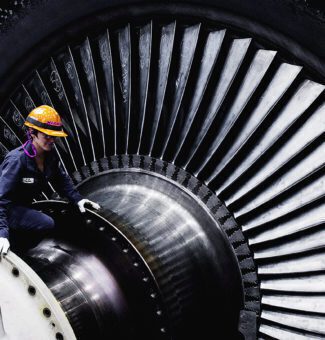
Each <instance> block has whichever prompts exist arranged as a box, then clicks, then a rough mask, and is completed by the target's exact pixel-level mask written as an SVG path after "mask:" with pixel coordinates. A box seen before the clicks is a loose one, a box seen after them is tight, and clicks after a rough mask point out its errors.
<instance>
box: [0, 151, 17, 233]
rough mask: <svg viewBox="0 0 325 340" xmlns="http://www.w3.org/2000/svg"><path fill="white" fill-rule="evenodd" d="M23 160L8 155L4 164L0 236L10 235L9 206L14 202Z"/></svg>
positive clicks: (1, 179)
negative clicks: (13, 198)
mask: <svg viewBox="0 0 325 340" xmlns="http://www.w3.org/2000/svg"><path fill="white" fill-rule="evenodd" d="M20 173H21V161H20V159H19V158H17V157H15V156H12V155H8V156H7V157H6V158H5V159H4V161H3V164H2V173H1V175H0V237H6V238H8V237H9V225H8V216H7V215H8V206H9V204H10V203H11V202H12V199H11V198H12V197H13V195H14V191H15V188H16V186H17V184H18V182H19V180H20Z"/></svg>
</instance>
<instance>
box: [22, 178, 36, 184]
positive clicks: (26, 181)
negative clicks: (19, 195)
mask: <svg viewBox="0 0 325 340" xmlns="http://www.w3.org/2000/svg"><path fill="white" fill-rule="evenodd" d="M34 180H35V179H34V178H28V177H24V178H23V183H27V184H33V183H34Z"/></svg>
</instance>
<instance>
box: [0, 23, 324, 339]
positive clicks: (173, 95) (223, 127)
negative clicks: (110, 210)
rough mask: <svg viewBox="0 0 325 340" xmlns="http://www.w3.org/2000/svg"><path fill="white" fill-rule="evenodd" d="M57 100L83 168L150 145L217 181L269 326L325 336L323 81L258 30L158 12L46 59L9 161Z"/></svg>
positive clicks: (12, 115) (11, 116) (9, 138)
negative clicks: (260, 40) (25, 127)
mask: <svg viewBox="0 0 325 340" xmlns="http://www.w3.org/2000/svg"><path fill="white" fill-rule="evenodd" d="M44 103H46V104H49V105H53V106H54V107H55V108H56V109H57V110H58V111H59V112H60V113H61V114H62V116H63V121H64V125H65V128H66V131H67V132H68V134H69V137H68V138H67V139H65V140H63V141H59V142H58V144H57V152H58V154H59V156H60V159H61V161H62V163H63V165H64V167H65V168H66V170H67V171H68V172H70V173H71V174H76V173H77V174H79V176H80V178H85V177H87V176H89V175H90V174H91V172H90V170H89V167H88V165H89V164H92V165H93V167H92V168H91V169H96V162H99V161H100V160H102V159H105V158H106V157H107V156H110V155H118V154H139V155H150V156H152V157H155V158H160V159H163V160H166V161H169V162H171V163H174V164H175V165H177V166H179V167H182V168H184V169H185V170H187V171H188V172H190V173H192V174H194V175H195V176H196V177H197V178H198V179H199V180H200V181H202V182H204V183H205V184H206V185H208V186H209V188H210V189H211V190H213V191H214V192H215V193H216V194H217V195H218V196H219V197H220V198H221V199H222V200H223V201H224V202H225V203H226V205H227V206H228V208H229V210H230V211H231V212H233V214H234V216H235V218H236V219H237V221H238V223H240V224H241V225H242V228H243V231H244V232H245V234H246V236H247V239H248V242H249V244H250V246H251V249H252V250H253V252H254V254H255V255H254V256H255V260H256V264H257V266H258V273H259V278H260V281H261V292H262V314H261V318H262V321H261V325H260V336H261V337H262V338H263V337H268V336H270V337H273V338H281V339H292V338H295V339H312V338H319V337H323V336H324V337H325V326H324V325H325V276H324V274H323V273H324V270H325V233H324V231H323V227H324V221H325V206H324V202H325V172H324V167H325V151H324V150H325V149H324V141H325V140H324V136H325V103H324V85H322V84H319V83H316V82H314V81H312V80H309V79H308V77H307V76H306V75H305V73H304V70H303V69H302V67H301V66H297V65H292V64H290V63H288V62H287V61H284V60H283V59H281V56H279V55H278V54H277V52H276V51H272V50H268V49H261V47H260V45H258V46H257V44H255V42H254V40H252V39H250V38H248V37H243V38H238V36H233V35H232V33H231V32H228V31H226V30H222V29H212V28H211V27H206V26H205V24H201V23H195V24H186V23H184V22H181V21H178V20H176V21H169V22H164V23H162V22H156V21H147V22H145V23H143V25H140V24H137V25H133V24H132V23H128V24H126V25H122V26H119V27H114V28H112V29H111V28H108V29H107V30H106V31H104V32H102V33H101V34H98V35H94V36H88V37H84V39H82V40H80V43H78V44H74V45H71V46H63V47H62V49H61V50H60V51H59V53H57V54H56V55H53V56H52V57H51V58H50V59H49V60H47V61H45V62H44V64H42V65H40V66H39V67H38V68H37V69H35V70H34V71H33V72H32V74H31V76H30V77H29V78H28V79H27V80H26V81H24V83H23V84H21V86H20V87H19V88H18V89H17V91H16V92H15V93H14V95H13V96H12V97H11V98H10V100H9V101H8V102H7V104H6V106H5V107H4V109H3V111H2V112H1V116H0V134H1V136H0V158H1V159H2V158H3V157H4V155H5V154H6V152H8V151H9V150H10V149H12V148H14V147H17V146H18V145H20V144H21V142H22V141H23V135H22V132H21V127H22V124H23V121H24V118H25V117H26V115H27V114H28V112H29V111H30V110H31V109H32V108H33V107H35V106H37V105H41V104H44ZM97 169H98V168H97ZM93 171H95V170H93ZM75 178H78V176H75Z"/></svg>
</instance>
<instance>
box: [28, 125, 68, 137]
mask: <svg viewBox="0 0 325 340" xmlns="http://www.w3.org/2000/svg"><path fill="white" fill-rule="evenodd" d="M24 125H26V126H28V127H30V128H33V129H35V130H38V131H41V132H43V133H45V134H46V135H49V136H52V137H67V136H68V135H67V134H66V133H65V132H64V131H63V130H61V131H54V130H49V129H43V128H41V127H38V126H35V125H34V124H31V123H29V122H25V123H24Z"/></svg>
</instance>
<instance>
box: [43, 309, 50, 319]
mask: <svg viewBox="0 0 325 340" xmlns="http://www.w3.org/2000/svg"><path fill="white" fill-rule="evenodd" d="M43 314H44V316H46V317H47V318H49V317H50V316H51V311H50V310H49V309H48V308H44V309H43Z"/></svg>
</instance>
